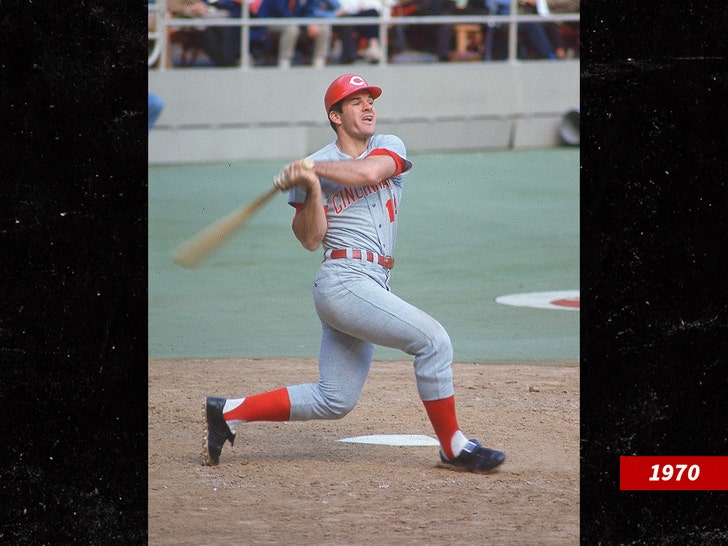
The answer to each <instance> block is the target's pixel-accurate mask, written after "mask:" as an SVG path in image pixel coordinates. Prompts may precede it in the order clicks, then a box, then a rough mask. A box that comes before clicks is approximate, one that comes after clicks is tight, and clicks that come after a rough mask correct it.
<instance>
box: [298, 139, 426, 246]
mask: <svg viewBox="0 0 728 546" xmlns="http://www.w3.org/2000/svg"><path fill="white" fill-rule="evenodd" d="M376 148H384V149H386V150H390V151H392V152H394V153H396V154H398V155H399V156H400V157H402V159H404V160H406V159H407V150H406V149H405V146H404V143H403V142H402V140H401V139H400V138H399V137H396V136H394V135H380V134H375V135H373V136H372V137H371V138H370V139H369V143H368V144H367V149H366V151H365V152H364V153H363V154H362V155H361V156H359V158H352V157H350V156H348V155H346V154H344V153H342V152H341V151H339V149H338V148H337V146H336V142H332V143H331V144H328V145H327V146H324V147H323V148H321V149H320V150H319V151H317V152H315V153H313V154H311V155H310V156H309V157H310V158H311V159H313V160H314V161H321V162H323V161H342V160H346V159H363V158H365V157H366V156H367V155H368V154H369V153H370V152H371V151H372V150H374V149H376ZM406 164H407V166H406V170H405V172H404V173H402V174H399V175H397V176H394V177H392V178H389V179H387V180H383V181H381V182H379V183H378V184H376V185H372V186H362V187H358V188H350V187H345V186H341V185H339V184H336V183H335V182H332V181H331V180H327V179H326V178H321V189H322V197H323V204H324V207H326V218H327V221H328V229H327V231H326V236H325V238H324V240H323V247H324V251H326V250H331V249H338V248H354V249H361V250H369V251H372V252H376V253H377V254H380V255H382V256H391V255H393V254H394V245H395V242H396V240H397V212H398V209H399V204H400V201H401V198H402V187H403V185H404V175H405V174H406V173H407V172H408V171H409V169H410V168H411V166H412V164H411V163H410V162H409V161H406ZM305 198H306V190H305V189H304V188H301V187H300V186H296V187H294V188H292V189H291V191H290V193H289V197H288V202H289V203H290V204H291V205H295V204H297V203H303V202H304V200H305Z"/></svg>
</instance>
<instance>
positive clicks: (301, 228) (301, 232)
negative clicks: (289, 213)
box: [292, 186, 328, 251]
mask: <svg viewBox="0 0 728 546" xmlns="http://www.w3.org/2000/svg"><path fill="white" fill-rule="evenodd" d="M292 227H293V233H294V234H295V235H296V238H297V239H298V240H299V241H300V242H301V244H302V245H303V247H304V248H305V249H307V250H310V251H314V250H316V249H317V248H318V247H319V246H321V242H322V241H323V240H324V236H325V235H326V229H327V227H328V223H327V221H326V213H325V211H324V205H323V200H322V197H321V186H315V187H314V188H313V189H309V190H308V194H307V196H306V200H305V201H304V203H303V207H302V208H301V209H300V210H299V211H298V212H297V213H296V215H295V216H294V217H293V226H292Z"/></svg>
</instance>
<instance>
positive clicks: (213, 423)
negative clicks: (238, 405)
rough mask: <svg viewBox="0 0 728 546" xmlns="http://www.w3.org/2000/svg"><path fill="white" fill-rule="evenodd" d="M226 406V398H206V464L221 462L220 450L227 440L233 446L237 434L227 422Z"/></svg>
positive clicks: (214, 464)
mask: <svg viewBox="0 0 728 546" xmlns="http://www.w3.org/2000/svg"><path fill="white" fill-rule="evenodd" d="M224 407H225V399H224V398H214V397H212V396H208V397H206V398H205V420H206V421H207V446H206V447H207V449H206V450H205V464H207V465H208V466H216V465H217V464H218V463H219V462H220V452H221V451H222V446H223V445H225V440H228V441H229V442H230V445H231V446H232V445H233V443H234V442H235V434H234V433H233V432H232V431H231V430H230V427H229V426H228V425H227V423H226V422H225V419H224V418H223V416H222V409H223V408H224Z"/></svg>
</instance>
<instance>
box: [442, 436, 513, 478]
mask: <svg viewBox="0 0 728 546" xmlns="http://www.w3.org/2000/svg"><path fill="white" fill-rule="evenodd" d="M440 460H441V461H442V462H441V464H440V466H441V467H443V468H452V469H454V470H463V471H467V472H478V473H485V472H490V471H491V470H493V469H494V468H495V467H497V466H499V465H500V464H501V463H502V462H503V461H505V460H506V454H505V453H503V452H502V451H496V450H494V449H488V448H487V447H483V446H482V445H480V442H479V441H478V440H468V443H467V445H466V446H465V448H463V450H462V451H461V452H460V455H458V456H457V457H455V458H454V459H452V460H450V459H448V458H446V457H445V455H443V453H442V451H440Z"/></svg>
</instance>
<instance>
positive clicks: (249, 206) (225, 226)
mask: <svg viewBox="0 0 728 546" xmlns="http://www.w3.org/2000/svg"><path fill="white" fill-rule="evenodd" d="M276 193H278V188H276V187H273V188H271V189H269V190H268V191H266V192H265V193H264V194H262V195H261V196H260V197H258V198H256V199H254V200H253V201H251V202H250V203H246V204H245V205H243V206H242V207H240V208H239V209H237V210H234V211H232V212H231V213H229V214H227V215H225V216H223V217H222V218H220V219H219V220H216V221H215V222H213V223H212V224H210V225H209V226H207V227H206V228H205V229H203V230H202V231H200V232H199V233H198V234H197V235H194V236H193V237H191V238H189V239H187V240H186V241H185V242H183V243H182V244H181V245H180V246H179V247H177V250H175V251H174V253H173V254H172V259H173V260H174V262H175V263H176V264H178V265H181V266H182V267H186V268H188V269H192V268H193V267H196V266H197V265H199V263H200V262H201V261H202V260H203V258H205V256H207V255H208V254H209V253H210V252H212V251H213V250H215V249H216V248H217V247H219V246H220V245H221V244H222V243H223V242H224V241H225V240H226V239H227V238H228V237H230V236H231V235H232V234H233V233H235V232H236V231H237V230H238V229H240V228H241V227H242V226H243V224H245V222H247V221H248V220H250V218H251V217H252V216H253V215H254V214H255V213H256V212H257V211H258V210H259V209H260V208H261V207H262V206H263V205H265V204H266V203H267V202H268V201H269V200H270V199H271V198H272V197H273V196H274V195H275V194H276Z"/></svg>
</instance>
